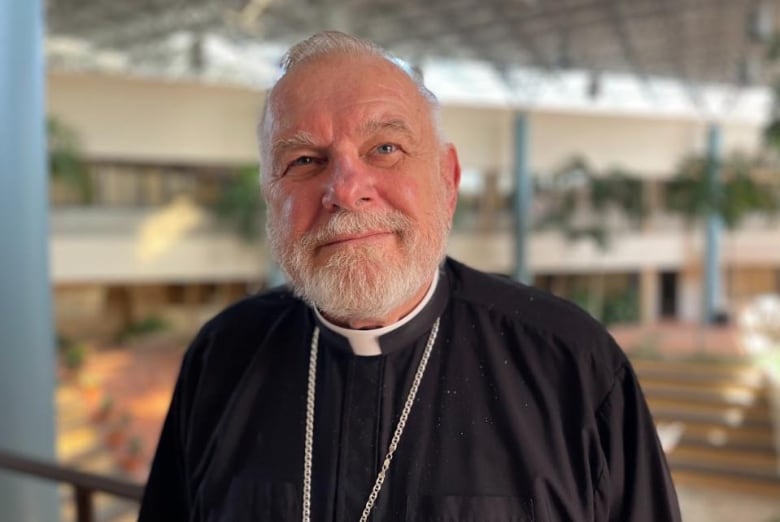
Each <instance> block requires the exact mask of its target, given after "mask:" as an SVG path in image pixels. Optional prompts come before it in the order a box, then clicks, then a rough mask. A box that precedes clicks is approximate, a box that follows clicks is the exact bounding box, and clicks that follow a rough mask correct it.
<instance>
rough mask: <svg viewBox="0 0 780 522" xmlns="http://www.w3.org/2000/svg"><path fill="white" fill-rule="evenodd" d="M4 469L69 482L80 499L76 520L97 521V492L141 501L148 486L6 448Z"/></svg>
mask: <svg viewBox="0 0 780 522" xmlns="http://www.w3.org/2000/svg"><path fill="white" fill-rule="evenodd" d="M0 469H5V470H10V471H15V472H18V473H22V474H24V475H28V476H32V477H36V478H40V479H45V480H50V481H54V482H60V483H65V484H69V485H70V486H71V487H72V488H73V498H74V501H75V503H76V522H95V511H94V506H93V502H92V500H93V496H94V494H95V493H105V494H107V495H111V496H114V497H117V498H122V499H126V500H132V501H135V502H140V501H141V495H142V494H143V489H144V488H143V486H142V485H141V484H137V483H134V482H129V481H126V480H121V479H117V478H113V477H106V476H103V475H97V474H94V473H87V472H84V471H79V470H77V469H74V468H68V467H65V466H60V465H59V464H55V463H52V462H49V461H45V460H41V459H35V458H30V457H26V456H21V455H19V454H15V453H10V452H8V451H3V450H0Z"/></svg>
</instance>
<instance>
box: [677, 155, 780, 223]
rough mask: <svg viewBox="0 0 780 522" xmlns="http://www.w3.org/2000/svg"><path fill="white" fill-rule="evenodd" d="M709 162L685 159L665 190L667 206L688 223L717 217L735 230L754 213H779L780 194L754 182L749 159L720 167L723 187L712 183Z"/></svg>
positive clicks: (734, 158)
mask: <svg viewBox="0 0 780 522" xmlns="http://www.w3.org/2000/svg"><path fill="white" fill-rule="evenodd" d="M709 167H710V165H709V163H708V160H707V158H704V157H701V156H691V157H688V158H685V159H684V160H683V161H682V162H681V163H680V166H679V167H678V169H677V172H676V173H675V175H674V177H673V178H672V179H671V180H670V181H669V183H668V185H667V188H666V205H667V209H668V210H669V211H671V212H674V213H677V214H680V215H681V216H683V217H684V218H685V219H686V220H687V221H688V222H692V221H694V220H697V219H703V218H705V217H706V216H707V215H709V214H710V213H715V214H716V215H718V216H720V217H721V218H722V219H723V222H724V224H725V225H726V226H727V227H729V228H732V229H733V228H735V227H737V226H738V225H739V223H740V221H741V220H742V219H743V218H744V217H745V216H746V215H748V214H750V213H751V212H765V213H776V212H777V211H778V210H780V194H778V191H777V189H776V188H774V187H770V186H764V185H762V184H760V183H758V182H757V181H755V180H754V179H753V177H752V176H751V172H752V170H753V164H752V162H751V161H749V160H748V159H747V158H745V157H743V156H739V155H735V156H732V157H730V158H728V159H726V160H725V161H722V162H721V163H720V165H718V167H719V169H720V173H719V178H720V183H718V184H714V183H710V180H709V179H708V175H707V170H708V168H709Z"/></svg>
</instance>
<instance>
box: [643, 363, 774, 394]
mask: <svg viewBox="0 0 780 522" xmlns="http://www.w3.org/2000/svg"><path fill="white" fill-rule="evenodd" d="M631 364H632V366H633V367H634V370H635V371H636V373H637V375H638V376H639V379H640V381H645V380H659V381H673V382H689V383H694V382H696V383H711V384H717V383H720V384H724V383H730V384H739V385H743V386H749V387H753V388H756V387H760V386H761V385H762V384H763V383H764V382H765V377H764V372H763V370H761V369H760V368H757V367H755V366H752V365H749V364H713V363H690V362H679V361H650V360H632V361H631Z"/></svg>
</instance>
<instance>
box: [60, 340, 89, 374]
mask: <svg viewBox="0 0 780 522" xmlns="http://www.w3.org/2000/svg"><path fill="white" fill-rule="evenodd" d="M86 360H87V346H86V345H85V344H84V343H79V342H70V343H68V345H66V346H65V347H64V349H63V352H62V363H63V364H64V365H65V368H67V369H68V370H71V371H78V370H80V369H81V368H82V367H83V366H84V363H85V362H86Z"/></svg>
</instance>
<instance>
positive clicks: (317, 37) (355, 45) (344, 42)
mask: <svg viewBox="0 0 780 522" xmlns="http://www.w3.org/2000/svg"><path fill="white" fill-rule="evenodd" d="M332 55H348V56H376V57H377V58H381V59H383V60H387V61H388V62H390V63H391V64H393V65H395V66H396V67H397V68H398V69H399V70H400V71H402V72H404V73H405V74H406V75H407V76H408V77H409V78H411V80H412V81H413V82H414V84H415V85H416V86H417V89H418V91H419V92H420V94H421V95H422V96H423V98H424V99H425V100H426V101H427V102H428V106H429V108H430V111H431V112H430V114H431V118H432V119H433V127H434V129H435V131H436V133H437V135H438V137H439V140H440V141H443V140H442V138H443V133H442V130H441V123H440V120H439V101H438V100H437V99H436V96H435V95H434V94H433V93H432V92H431V91H430V90H428V88H427V87H426V86H425V84H424V83H423V79H422V74H421V73H420V72H419V71H418V70H416V69H414V68H413V67H412V66H410V65H409V64H408V63H407V62H405V61H403V60H401V59H400V58H397V57H395V56H393V55H392V54H390V53H389V52H387V51H386V50H385V49H383V48H382V47H380V46H379V45H377V44H376V43H374V42H372V41H371V40H366V39H365V38H360V37H357V36H352V35H349V34H346V33H342V32H340V31H323V32H320V33H316V34H314V35H312V36H310V37H309V38H307V39H306V40H303V41H301V42H298V43H297V44H295V45H293V46H292V47H291V48H290V49H289V50H288V51H287V53H285V55H284V56H283V57H282V61H281V67H282V75H281V76H280V77H279V79H278V80H277V81H276V82H277V83H278V82H279V81H280V80H281V79H282V78H284V77H285V76H286V75H287V74H288V73H290V72H291V71H292V70H294V69H295V68H296V67H298V66H300V65H302V64H305V63H307V62H310V61H313V60H316V59H318V58H324V57H326V56H332ZM274 88H275V85H274V87H272V88H271V90H270V91H268V95H267V96H266V100H265V105H264V106H263V111H262V113H261V116H260V121H259V122H258V125H257V137H258V139H259V140H260V141H261V143H260V152H261V156H262V157H261V160H268V159H269V158H268V154H267V146H268V144H266V143H263V141H264V140H263V133H264V127H265V122H266V118H267V117H268V110H269V109H268V105H269V102H270V99H271V93H272V92H273V89H274Z"/></svg>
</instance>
